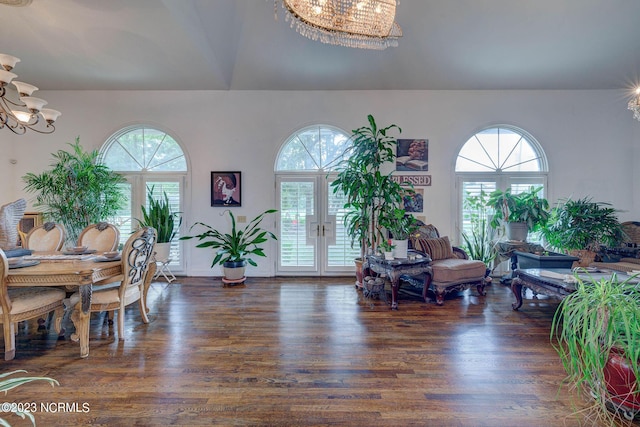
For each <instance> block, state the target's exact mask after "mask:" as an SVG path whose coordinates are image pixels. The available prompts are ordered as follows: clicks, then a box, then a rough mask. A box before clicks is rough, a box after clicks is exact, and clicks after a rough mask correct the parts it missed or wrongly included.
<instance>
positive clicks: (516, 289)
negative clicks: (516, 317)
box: [511, 277, 524, 310]
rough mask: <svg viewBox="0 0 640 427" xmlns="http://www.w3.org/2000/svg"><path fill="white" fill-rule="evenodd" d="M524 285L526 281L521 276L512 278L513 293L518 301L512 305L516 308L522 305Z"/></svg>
mask: <svg viewBox="0 0 640 427" xmlns="http://www.w3.org/2000/svg"><path fill="white" fill-rule="evenodd" d="M522 285H524V282H523V281H522V279H520V278H519V277H515V278H514V279H513V280H511V292H513V295H515V297H516V302H514V303H513V304H511V307H513V309H514V310H517V309H519V308H520V307H522Z"/></svg>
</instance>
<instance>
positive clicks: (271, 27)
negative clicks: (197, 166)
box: [0, 0, 640, 90]
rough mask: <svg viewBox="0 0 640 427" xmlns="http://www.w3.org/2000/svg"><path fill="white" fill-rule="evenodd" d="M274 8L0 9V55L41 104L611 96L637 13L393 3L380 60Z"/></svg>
mask: <svg viewBox="0 0 640 427" xmlns="http://www.w3.org/2000/svg"><path fill="white" fill-rule="evenodd" d="M284 17H285V15H284V13H283V11H282V9H281V8H280V7H279V6H278V19H277V20H274V3H273V0H33V2H32V4H31V5H30V6H28V7H22V8H20V7H11V6H6V5H0V52H1V53H8V54H11V55H14V56H17V57H19V58H21V59H22V62H21V63H19V64H18V65H17V66H16V68H15V70H14V72H15V73H16V74H18V75H19V80H22V81H26V82H28V83H32V84H34V85H36V86H39V87H40V88H41V89H48V90H85V89H105V90H116V89H122V90H135V89H141V90H152V89H176V90H191V89H192V90H196V89H198V90H199V89H204V90H360V89H372V90H375V89H394V90H403V89H406V90H416V89H429V90H438V89H620V88H630V87H632V86H634V85H635V84H637V83H640V0H401V2H400V5H399V6H398V11H397V17H396V21H397V22H398V24H399V25H400V26H401V27H402V30H403V32H404V37H403V38H401V39H400V41H399V46H398V47H392V48H388V49H386V50H383V51H375V50H363V49H352V48H345V47H338V46H332V45H326V44H322V43H320V42H314V41H312V40H309V39H307V38H305V37H303V36H301V35H299V34H298V33H296V32H295V30H293V29H292V28H290V27H289V23H288V22H285V19H284Z"/></svg>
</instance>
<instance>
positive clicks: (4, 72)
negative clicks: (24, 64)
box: [0, 53, 61, 135]
mask: <svg viewBox="0 0 640 427" xmlns="http://www.w3.org/2000/svg"><path fill="white" fill-rule="evenodd" d="M18 62H20V59H19V58H16V57H15V56H11V55H5V54H1V53H0V129H2V128H4V127H6V128H7V129H9V130H10V131H11V132H13V133H15V134H17V135H24V134H25V133H26V132H27V129H30V130H32V131H34V132H38V133H52V132H53V131H54V130H56V128H55V126H54V125H53V123H54V122H55V121H56V120H57V119H58V117H60V115H61V113H60V111H56V110H51V109H49V108H43V107H44V106H45V105H47V101H45V100H44V99H40V98H37V97H35V96H31V95H32V94H33V92H35V91H36V90H38V88H37V87H35V86H33V85H31V84H29V83H25V82H19V81H17V80H14V79H15V78H16V77H18V76H17V75H16V74H14V73H12V72H11V71H12V70H13V68H14V67H15V66H16V64H17V63H18ZM40 118H42V119H44V121H43V122H42V121H40Z"/></svg>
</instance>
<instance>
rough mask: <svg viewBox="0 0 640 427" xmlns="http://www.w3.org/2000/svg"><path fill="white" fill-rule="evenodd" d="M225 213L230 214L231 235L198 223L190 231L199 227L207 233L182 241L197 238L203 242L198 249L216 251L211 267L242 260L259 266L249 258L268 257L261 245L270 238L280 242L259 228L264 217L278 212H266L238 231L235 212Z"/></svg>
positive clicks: (271, 210)
mask: <svg viewBox="0 0 640 427" xmlns="http://www.w3.org/2000/svg"><path fill="white" fill-rule="evenodd" d="M225 212H228V213H229V217H230V218H231V233H221V232H220V231H218V230H216V229H214V228H213V227H211V226H209V225H207V224H205V223H202V222H196V223H195V224H193V225H192V226H191V227H190V228H189V230H191V229H193V228H194V227H196V226H198V227H203V228H205V231H204V232H202V233H200V234H197V235H195V236H183V237H181V238H180V240H188V239H193V238H197V239H198V241H200V242H202V243H199V244H198V245H196V247H197V248H211V249H214V250H216V255H215V257H214V258H213V262H212V263H211V267H214V266H215V265H216V264H221V265H222V264H224V263H225V262H227V261H234V262H235V261H242V260H246V261H247V262H248V263H249V264H251V265H253V266H254V267H255V266H257V265H258V264H256V262H255V261H254V260H253V259H251V258H250V257H249V256H250V255H255V256H261V257H264V256H266V255H265V254H264V249H263V248H262V247H260V246H259V245H260V244H262V243H265V242H266V241H268V240H269V238H271V239H273V240H278V239H277V237H276V236H275V235H274V234H273V233H272V232H270V231H266V230H263V229H261V228H260V227H259V225H260V222H262V220H263V218H264V216H265V215H267V214H271V213H274V212H276V210H275V209H269V210H267V211H264V212H263V213H261V214H260V215H258V216H257V217H255V218H254V219H252V220H251V221H250V222H249V223H248V224H247V226H246V227H245V228H244V229H238V228H237V227H236V218H235V217H234V216H233V212H231V211H230V210H226V211H225Z"/></svg>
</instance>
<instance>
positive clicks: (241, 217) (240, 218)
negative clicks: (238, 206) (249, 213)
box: [238, 215, 247, 224]
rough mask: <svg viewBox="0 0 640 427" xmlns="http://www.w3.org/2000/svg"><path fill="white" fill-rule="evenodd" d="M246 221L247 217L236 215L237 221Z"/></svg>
mask: <svg viewBox="0 0 640 427" xmlns="http://www.w3.org/2000/svg"><path fill="white" fill-rule="evenodd" d="M245 222H247V217H246V216H245V215H238V223H243V224H244V223H245Z"/></svg>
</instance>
